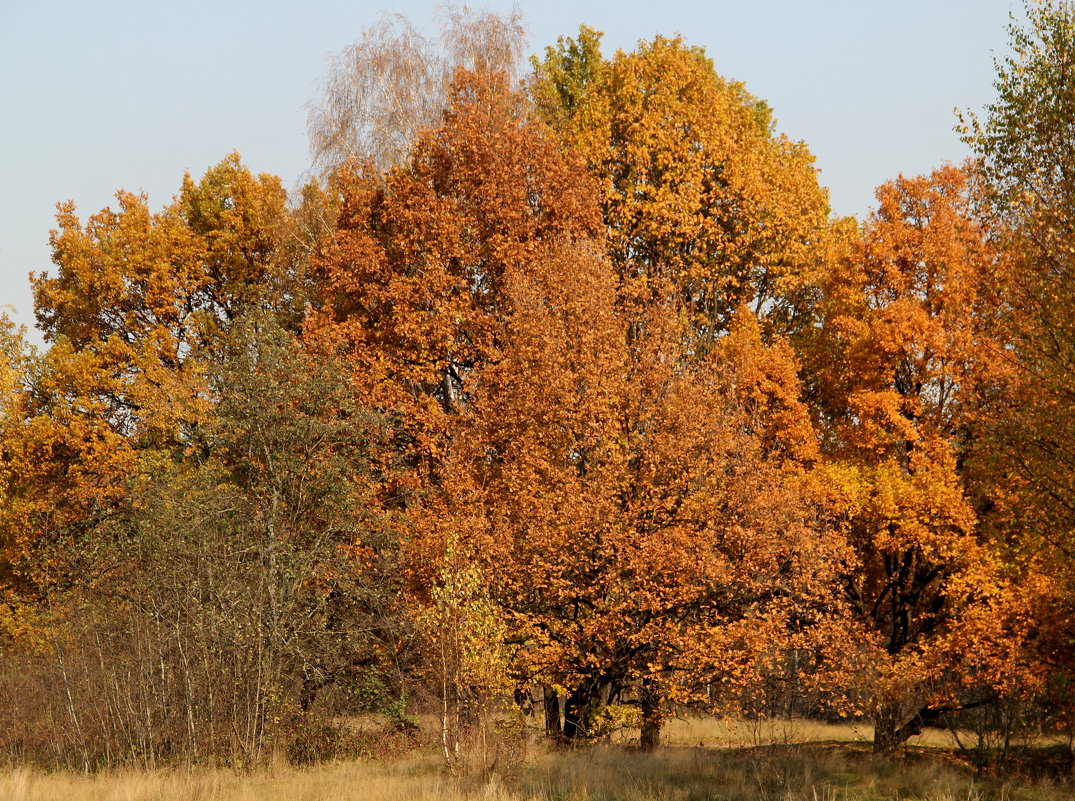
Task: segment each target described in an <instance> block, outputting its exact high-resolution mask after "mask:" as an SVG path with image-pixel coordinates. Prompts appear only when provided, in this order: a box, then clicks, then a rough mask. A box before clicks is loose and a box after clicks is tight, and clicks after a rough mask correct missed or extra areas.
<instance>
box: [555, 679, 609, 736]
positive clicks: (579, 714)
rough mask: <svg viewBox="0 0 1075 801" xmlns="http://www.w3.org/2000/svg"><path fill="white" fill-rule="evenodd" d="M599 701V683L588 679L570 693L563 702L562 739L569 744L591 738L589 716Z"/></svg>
mask: <svg viewBox="0 0 1075 801" xmlns="http://www.w3.org/2000/svg"><path fill="white" fill-rule="evenodd" d="M600 701H601V682H599V681H596V680H593V679H589V680H587V681H584V682H583V683H582V684H580V685H579V686H578V687H576V688H575V689H574V690H572V691H571V693H570V694H569V695H568V696H567V700H566V701H564V738H565V739H566V740H569V741H571V742H574V741H575V740H585V739H587V738H589V737H591V736H592V733H591V731H590V716H591V715H592V713H593V711H594V709H595V707H597V706H598V705H599V704H600Z"/></svg>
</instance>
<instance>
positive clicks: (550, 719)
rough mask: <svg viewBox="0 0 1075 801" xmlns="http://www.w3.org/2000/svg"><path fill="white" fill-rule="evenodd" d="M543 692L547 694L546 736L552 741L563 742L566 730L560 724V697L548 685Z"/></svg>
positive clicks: (543, 688)
mask: <svg viewBox="0 0 1075 801" xmlns="http://www.w3.org/2000/svg"><path fill="white" fill-rule="evenodd" d="M542 690H543V691H544V694H545V736H546V737H548V738H549V739H551V740H557V741H559V740H562V739H564V729H563V726H562V725H561V723H560V696H559V695H557V694H556V690H554V689H553V688H552V687H550V686H549V685H547V684H546V685H545V686H544V687H542Z"/></svg>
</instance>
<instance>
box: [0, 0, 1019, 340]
mask: <svg viewBox="0 0 1075 801" xmlns="http://www.w3.org/2000/svg"><path fill="white" fill-rule="evenodd" d="M475 5H481V4H480V3H475ZM486 5H487V7H489V8H491V9H493V10H498V9H499V10H508V9H510V8H511V3H510V0H509V2H501V1H500V0H497V2H491V3H487V4H486ZM517 5H518V6H519V8H520V9H521V10H522V11H523V13H524V14H525V15H526V20H527V24H528V27H529V30H530V34H531V39H530V41H531V49H532V50H535V51H536V50H540V49H541V48H543V47H544V46H545V45H546V44H551V43H552V42H554V41H555V39H556V37H557V36H558V35H561V34H574V33H575V32H576V31H577V30H578V26H579V24H580V23H586V24H588V25H591V26H593V27H596V28H598V29H600V30H603V31H605V34H606V36H605V48H606V52H609V53H611V52H612V51H614V50H615V49H617V48H625V49H630V48H632V47H633V46H634V43H635V42H636V41H637V40H639V39H643V38H650V37H652V36H653V35H654V34H657V33H663V34H674V33H680V34H683V35H684V36H685V37H686V38H687V40H688V41H689V42H690V43H692V44H698V45H703V46H704V47H705V48H706V50H707V51H708V54H709V55H710V56H711V57H712V58H713V61H714V64H715V66H716V68H717V71H718V72H720V73H721V74H722V75H725V76H727V77H730V78H736V79H739V80H742V81H744V82H745V83H746V85H747V88H748V89H749V90H750V91H751V92H753V93H754V94H755V95H757V96H758V97H761V98H763V99H765V100H767V101H768V102H769V103H770V105H771V106H772V107H773V109H774V111H775V113H776V118H777V122H778V127H779V128H780V130H782V131H784V132H785V133H787V134H789V135H790V136H791V137H793V138H795V139H802V140H804V141H806V142H807V144H808V145H809V146H810V149H811V150H812V151H813V153H814V155H815V156H816V157H817V163H818V166H819V167H820V169H821V171H822V172H821V181H822V183H823V184H825V185H827V186H829V187H830V189H831V200H832V206H833V208H834V210H835V211H836V212H838V213H840V214H855V215H859V216H862V215H863V214H864V213H865V212H866V211H867V209H868V208H869V206H870V204H871V203H872V200H873V189H874V187H875V186H876V185H877V184H879V183H881V182H883V181H886V180H888V179H890V178H893V177H895V176H896V175H898V174H899V173H901V172H902V173H906V174H917V173H921V172H924V171H927V170H929V169H930V168H932V167H933V166H936V165H938V164H940V163H942V162H944V161H946V160H947V161H960V160H962V159H963V158H964V157H965V155H966V153H965V150H964V148H963V146H962V144H961V143H960V142H959V138H958V136H957V134H956V133H955V132H954V131H953V126H954V124H955V116H954V114H953V109H954V108H955V107H957V106H958V107H969V108H980V107H981V106H982V105H983V104H985V103H987V102H989V100H990V99H991V98H992V93H993V90H992V81H993V63H992V58H993V56H994V55H996V54H1000V53H1003V52H1004V48H1005V47H1006V26H1007V23H1008V14H1009V12H1010V11H1015V12H1017V13H1018V12H1019V11H1020V8H1021V4H1020V3H1019V2H1017V0H932V2H929V1H928V0H886V1H885V2H874V1H872V0H857V2H850V1H848V2H845V1H843V0H830V1H827V0H816V1H815V2H807V1H806V0H770V1H769V2H765V1H764V0H756V1H755V2H752V3H751V2H744V0H738V1H736V2H730V1H726V0H711V2H687V1H686V0H661V1H660V2H610V1H609V0H601V1H600V2H586V1H585V0H576V1H574V2H568V1H567V0H544V2H536V1H533V2H531V1H529V0H521V1H520V2H519V3H517ZM434 7H435V4H434V3H433V2H428V1H427V0H396V1H395V2H391V0H367V1H366V2H333V1H332V0H305V2H302V3H297V2H282V0H235V1H234V2H229V0H216V2H206V0H180V1H179V2H168V3H164V2H155V0H96V1H95V2H89V1H88V0H71V1H70V2H64V1H62V0H0V306H4V305H9V306H11V307H14V309H15V315H14V316H15V318H16V319H17V320H19V321H20V322H23V323H27V324H31V323H32V322H33V315H32V308H31V296H30V291H29V283H28V280H27V274H28V273H29V272H30V271H31V270H33V271H40V270H49V269H51V264H50V261H49V249H48V232H49V229H50V228H51V227H53V225H54V220H53V215H54V211H55V204H56V203H57V202H58V201H61V200H65V199H68V198H70V199H73V200H75V202H76V203H77V204H78V207H79V213H80V214H81V216H83V218H85V217H86V216H87V215H89V214H90V213H92V212H94V211H96V210H98V209H99V208H101V207H102V206H105V205H108V204H109V203H110V202H111V201H112V195H113V193H114V192H115V191H116V190H117V189H120V188H123V189H129V190H132V191H138V190H145V191H146V192H148V193H149V195H150V198H151V201H152V202H153V203H154V204H155V205H158V206H159V205H163V204H164V203H166V202H167V201H168V200H169V199H170V198H171V197H172V195H173V194H175V192H177V191H178V189H179V184H180V181H181V178H182V175H183V172H184V171H185V170H190V171H191V172H192V173H194V174H195V175H196V176H198V175H201V174H202V173H203V172H204V171H205V169H206V168H208V167H209V166H210V165H212V164H215V163H216V162H218V161H219V160H220V159H221V158H223V157H224V156H225V155H226V154H227V153H228V152H230V151H231V150H238V151H239V153H240V154H242V156H243V159H244V161H245V162H246V163H247V164H248V165H249V166H250V167H251V168H252V169H254V170H256V171H259V172H261V171H264V172H272V173H276V174H277V175H280V176H281V177H282V178H283V179H284V181H285V183H286V184H287V185H289V186H294V185H295V184H296V182H297V181H298V180H299V179H300V177H301V176H302V174H303V172H304V170H305V169H306V167H307V162H308V151H307V141H306V132H305V126H306V113H305V109H304V104H305V103H306V101H307V100H309V99H310V98H311V97H312V95H313V94H314V86H315V83H316V81H317V79H318V78H319V76H320V75H321V73H322V70H323V68H324V64H325V56H326V55H327V54H328V53H330V52H335V51H338V50H340V49H341V48H343V47H345V46H346V45H347V44H349V43H350V42H352V41H354V40H355V39H356V38H357V36H358V32H359V31H360V30H361V29H362V28H363V27H364V26H366V25H368V24H370V23H371V22H373V21H374V20H375V19H376V18H377V16H378V15H379V14H380V12H381V11H384V10H389V11H400V12H403V13H405V14H407V15H408V16H409V17H410V18H411V19H412V20H414V21H415V22H416V23H418V24H420V25H423V26H427V27H429V28H430V29H432V22H431V21H432V19H433V13H434ZM34 338H35V339H36V337H34Z"/></svg>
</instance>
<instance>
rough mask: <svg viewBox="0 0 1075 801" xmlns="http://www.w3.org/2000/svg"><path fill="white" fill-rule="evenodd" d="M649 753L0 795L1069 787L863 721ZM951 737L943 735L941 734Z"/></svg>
mask: <svg viewBox="0 0 1075 801" xmlns="http://www.w3.org/2000/svg"><path fill="white" fill-rule="evenodd" d="M667 733H668V740H669V741H670V745H669V747H667V748H665V749H663V750H662V751H661V752H660V753H658V754H654V755H644V754H639V753H637V752H635V751H632V750H630V749H629V748H625V747H623V746H620V745H615V744H612V745H603V746H597V747H592V748H585V749H578V750H575V751H567V752H555V751H552V752H550V751H548V750H546V749H544V748H541V747H540V746H533V747H531V749H530V752H529V754H528V755H527V757H526V759H525V760H523V761H522V762H520V763H519V764H518V765H516V766H515V767H514V769H513V770H512V771H510V772H509V774H508V775H507V776H492V777H481V778H475V777H472V778H465V779H453V778H451V777H449V776H446V775H445V774H444V773H443V772H442V771H441V769H440V763H439V761H438V759H437V757H436V755H435V753H433V752H432V750H430V751H427V752H424V753H419V754H412V755H409V756H405V757H400V758H396V759H386V760H377V761H372V760H371V761H349V762H338V763H333V764H327V765H320V766H316V767H312V768H307V769H299V768H294V767H290V766H287V765H280V766H278V767H276V768H274V769H272V770H267V771H262V772H256V773H245V774H238V773H235V772H231V771H226V770H197V771H191V772H187V771H138V772H110V773H103V774H98V775H94V776H81V775H76V774H69V773H40V772H33V771H30V770H24V769H18V770H14V771H3V772H0V799H3V801H83V800H84V801H350V800H351V799H354V801H382V800H383V801H404V800H409V799H415V800H416V801H426V800H432V799H447V800H448V801H479V800H482V801H613V799H623V801H695V800H697V801H702V799H706V800H707V801H709V800H712V801H718V800H722V799H727V800H728V801H731V800H732V799H772V800H773V801H800V800H801V801H866V800H867V799H870V800H875V799H904V800H905V801H907V800H909V799H923V800H926V799H928V800H929V801H975V800H976V799H981V800H982V801H985V800H986V799H997V800H998V801H1023V800H1024V799H1025V801H1031V800H1032V799H1035V800H1039V801H1061V799H1065V800H1066V799H1070V798H1072V787H1071V785H1070V784H1067V783H1065V782H1064V781H1062V780H1061V779H1059V778H1049V777H1048V776H1043V775H1037V776H1036V777H1027V776H1025V775H1024V776H1023V777H1022V778H1008V779H978V778H976V777H975V776H974V772H973V771H972V770H970V769H969V768H967V767H966V766H965V765H964V764H961V763H960V761H959V759H958V757H957V755H955V754H953V753H952V752H951V751H950V750H949V749H947V748H945V747H942V745H941V743H939V742H938V743H935V744H929V743H928V741H929V740H930V739H934V740H941V739H942V738H944V735H943V734H941V733H934V734H932V735H926V736H925V741H924V742H923V743H921V744H919V745H917V746H912V747H910V748H908V749H906V750H905V752H904V753H903V754H902V755H901V756H900V757H898V758H894V759H889V760H886V759H882V758H879V757H876V756H874V755H873V754H871V753H870V751H869V747H868V744H867V742H866V740H867V739H868V735H869V733H870V732H869V730H868V729H867V730H865V731H859V730H856V729H855V728H854V727H850V726H825V725H822V724H803V723H796V724H794V725H786V724H785V725H784V726H783V727H778V724H775V723H774V724H772V726H771V727H769V728H767V729H765V730H764V731H759V727H758V726H757V725H752V724H746V723H739V722H733V723H729V722H724V721H719V720H711V719H710V720H690V721H675V722H673V723H672V724H671V725H670V726H669V728H668V732H667ZM945 744H947V743H945Z"/></svg>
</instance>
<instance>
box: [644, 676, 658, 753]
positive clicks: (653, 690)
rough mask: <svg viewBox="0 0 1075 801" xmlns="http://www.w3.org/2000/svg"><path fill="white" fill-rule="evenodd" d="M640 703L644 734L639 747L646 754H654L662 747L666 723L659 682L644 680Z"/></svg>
mask: <svg viewBox="0 0 1075 801" xmlns="http://www.w3.org/2000/svg"><path fill="white" fill-rule="evenodd" d="M640 702H641V706H642V734H641V737H640V739H639V745H640V746H641V748H642V750H643V751H645V752H646V753H652V752H653V751H656V750H657V749H658V748H659V747H660V745H661V724H662V723H664V717H663V715H662V713H661V694H660V691H659V690H658V689H657V682H656V681H654V680H653V679H642V693H641V697H640Z"/></svg>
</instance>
